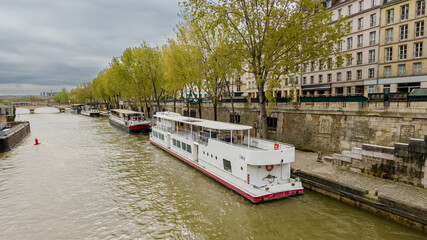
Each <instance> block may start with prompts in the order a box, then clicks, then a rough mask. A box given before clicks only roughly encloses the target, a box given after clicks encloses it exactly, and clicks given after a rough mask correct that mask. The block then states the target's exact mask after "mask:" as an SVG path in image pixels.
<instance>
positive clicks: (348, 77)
mask: <svg viewBox="0 0 427 240" xmlns="http://www.w3.org/2000/svg"><path fill="white" fill-rule="evenodd" d="M350 80H351V71H347V81H350Z"/></svg>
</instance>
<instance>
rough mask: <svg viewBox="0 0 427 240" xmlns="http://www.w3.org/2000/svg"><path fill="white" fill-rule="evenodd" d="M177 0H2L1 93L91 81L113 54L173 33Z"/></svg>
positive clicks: (161, 40) (156, 42) (30, 91)
mask: <svg viewBox="0 0 427 240" xmlns="http://www.w3.org/2000/svg"><path fill="white" fill-rule="evenodd" d="M178 12H179V8H178V0H157V1H153V0H123V1H116V0H114V1H113V0H102V1H101V0H98V1H95V0H73V1H58V0H38V1H32V0H14V1H8V0H0V95H5V94H39V92H40V91H50V90H53V91H59V90H60V89H61V88H62V87H67V88H72V87H75V86H76V85H78V84H81V83H83V82H88V81H91V80H92V79H93V78H94V77H96V76H97V74H98V72H99V71H100V70H101V69H103V68H105V67H107V66H108V62H109V61H110V60H111V58H112V57H113V56H120V55H121V53H122V52H123V50H124V49H126V48H127V47H132V46H137V45H139V44H140V43H141V42H142V41H146V42H148V43H149V44H150V45H153V46H155V45H162V44H164V43H165V42H166V40H167V38H168V37H172V36H173V29H174V27H175V25H176V24H177V23H178V21H179V18H178V16H177V13H178Z"/></svg>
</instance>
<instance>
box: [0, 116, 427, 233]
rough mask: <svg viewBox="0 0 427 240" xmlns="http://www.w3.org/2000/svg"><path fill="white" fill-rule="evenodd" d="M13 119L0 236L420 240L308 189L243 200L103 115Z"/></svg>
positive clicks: (3, 166) (2, 157)
mask: <svg viewBox="0 0 427 240" xmlns="http://www.w3.org/2000/svg"><path fill="white" fill-rule="evenodd" d="M19 118H20V119H21V120H29V121H30V123H31V129H32V133H31V135H30V136H29V137H27V138H26V139H24V140H23V141H22V142H21V143H20V144H19V145H18V146H17V147H16V148H15V149H13V150H12V151H11V152H8V153H4V154H0V213H1V214H0V239H135V238H143V239H153V238H160V239H164V238H185V239H218V238H220V239H223V238H225V239H269V238H271V239H425V236H424V235H422V234H421V233H419V232H416V231H413V230H411V229H408V228H404V227H402V226H400V225H398V224H395V223H393V222H390V221H388V220H385V219H382V218H379V217H376V216H373V215H371V214H370V213H367V212H364V211H361V210H359V209H355V208H353V207H351V206H348V205H345V204H342V203H340V202H338V201H335V200H332V199H329V198H327V197H324V196H322V195H319V194H316V193H313V192H310V191H308V190H307V191H305V195H303V196H299V197H294V198H290V199H284V200H280V201H274V202H271V203H267V204H260V205H253V204H252V203H250V202H248V201H247V200H245V199H244V198H242V197H240V196H239V195H238V194H236V193H234V192H233V191H231V190H229V189H227V188H225V187H224V186H222V185H220V184H219V183H217V182H215V181H213V180H212V179H210V178H208V177H207V176H205V175H204V174H202V173H200V172H198V171H197V170H195V169H193V168H191V167H189V166H187V165H186V164H184V163H183V162H181V161H180V160H178V159H176V158H174V157H172V156H171V155H169V154H167V153H165V152H163V151H161V150H160V149H158V148H156V147H155V146H153V145H151V144H150V143H149V141H148V136H143V135H128V134H126V133H124V132H122V131H120V130H118V129H116V128H114V127H111V126H110V125H109V124H108V120H107V119H106V118H89V117H85V116H80V115H72V114H31V115H21V116H19ZM35 137H37V138H38V139H39V141H40V142H41V145H39V146H34V145H33V143H34V138H35Z"/></svg>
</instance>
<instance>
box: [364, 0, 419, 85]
mask: <svg viewBox="0 0 427 240" xmlns="http://www.w3.org/2000/svg"><path fill="white" fill-rule="evenodd" d="M381 16H382V17H381V37H380V58H379V79H378V80H377V81H365V85H366V86H368V88H369V90H368V91H369V92H384V93H388V92H391V93H395V92H410V91H411V90H412V89H415V88H427V52H426V50H425V49H423V48H425V47H426V46H427V37H426V34H425V33H424V26H425V24H426V14H425V0H394V1H393V0H384V3H383V6H382V8H381ZM375 86H376V87H375Z"/></svg>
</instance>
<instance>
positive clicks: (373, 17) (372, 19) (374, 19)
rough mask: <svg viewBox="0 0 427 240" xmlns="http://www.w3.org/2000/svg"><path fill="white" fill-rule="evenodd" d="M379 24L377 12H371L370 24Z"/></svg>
mask: <svg viewBox="0 0 427 240" xmlns="http://www.w3.org/2000/svg"><path fill="white" fill-rule="evenodd" d="M376 24H377V14H375V13H374V14H371V21H370V26H371V27H373V26H375V25H376Z"/></svg>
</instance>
